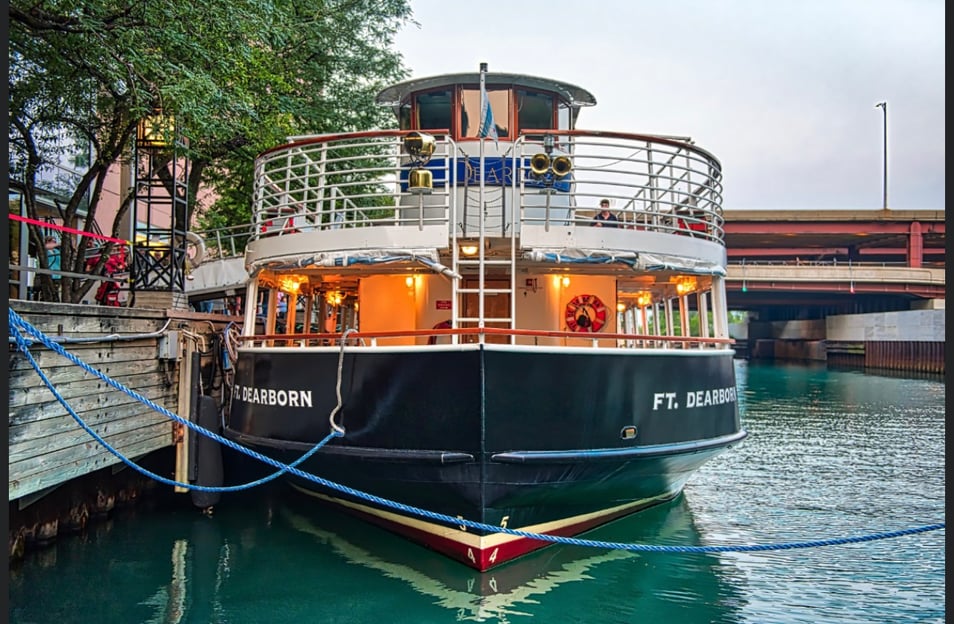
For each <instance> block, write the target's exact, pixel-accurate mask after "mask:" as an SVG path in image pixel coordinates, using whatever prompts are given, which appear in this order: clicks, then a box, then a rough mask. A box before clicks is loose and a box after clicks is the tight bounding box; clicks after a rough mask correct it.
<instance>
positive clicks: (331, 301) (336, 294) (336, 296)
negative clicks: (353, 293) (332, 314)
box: [325, 290, 344, 306]
mask: <svg viewBox="0 0 954 624" xmlns="http://www.w3.org/2000/svg"><path fill="white" fill-rule="evenodd" d="M343 299H344V297H342V295H341V292H340V291H337V290H329V291H328V292H326V293H325V301H326V302H328V305H333V306H339V305H341V302H342V300H343Z"/></svg>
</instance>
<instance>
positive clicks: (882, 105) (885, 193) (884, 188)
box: [875, 102, 888, 210]
mask: <svg viewBox="0 0 954 624" xmlns="http://www.w3.org/2000/svg"><path fill="white" fill-rule="evenodd" d="M875 108H880V109H881V112H882V113H884V115H883V117H884V181H883V183H882V186H881V188H882V203H881V208H882V209H883V210H887V209H888V103H887V102H878V103H877V104H875Z"/></svg>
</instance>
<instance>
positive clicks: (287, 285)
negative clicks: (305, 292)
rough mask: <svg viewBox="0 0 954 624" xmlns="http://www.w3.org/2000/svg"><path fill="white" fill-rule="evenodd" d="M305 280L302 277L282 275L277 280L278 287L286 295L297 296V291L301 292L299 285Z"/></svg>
mask: <svg viewBox="0 0 954 624" xmlns="http://www.w3.org/2000/svg"><path fill="white" fill-rule="evenodd" d="M307 279H308V278H307V277H304V276H302V275H282V276H281V277H279V278H278V287H279V289H281V290H283V291H284V292H287V293H288V294H291V295H297V294H298V291H299V290H301V285H302V284H304V283H305V281H306V280H307Z"/></svg>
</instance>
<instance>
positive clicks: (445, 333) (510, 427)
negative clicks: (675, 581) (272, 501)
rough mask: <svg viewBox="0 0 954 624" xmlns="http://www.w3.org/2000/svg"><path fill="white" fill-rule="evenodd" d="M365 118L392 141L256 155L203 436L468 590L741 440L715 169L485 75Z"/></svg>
mask: <svg viewBox="0 0 954 624" xmlns="http://www.w3.org/2000/svg"><path fill="white" fill-rule="evenodd" d="M377 101H378V103H379V104H381V105H383V106H387V107H390V109H391V110H393V112H394V114H395V117H396V124H395V125H396V126H397V128H396V129H370V130H366V131H357V132H346V133H340V134H324V135H314V136H295V137H289V138H288V139H287V141H286V142H285V143H284V144H281V145H278V146H275V147H273V148H271V149H268V150H266V151H264V152H263V153H261V154H259V155H258V157H257V158H256V162H255V175H254V197H253V202H252V207H253V223H252V233H251V234H250V237H249V240H248V244H247V246H246V248H245V255H244V263H245V269H246V271H247V273H248V276H249V278H248V282H247V286H246V290H245V302H246V305H245V306H244V316H243V322H242V327H241V331H237V332H235V335H234V362H230V365H232V366H234V370H233V377H232V387H231V390H230V397H231V398H230V405H229V406H228V410H227V414H226V417H225V422H224V426H223V431H224V434H225V435H226V436H227V437H228V438H229V439H231V440H233V441H235V442H237V443H239V444H242V445H244V446H246V447H248V448H250V449H253V450H255V451H256V452H258V453H261V454H263V455H265V456H267V457H269V458H272V459H274V460H277V461H280V462H283V463H286V464H293V463H294V466H295V468H296V470H293V471H290V472H289V474H288V475H286V476H287V478H288V481H289V482H290V483H291V484H292V486H294V488H296V489H298V490H300V491H301V492H303V493H305V494H307V495H310V496H313V497H315V498H316V499H320V500H321V501H323V502H325V503H329V504H333V505H336V506H338V507H340V508H341V509H344V510H346V511H348V512H350V513H352V514H355V515H357V516H360V517H362V518H364V519H366V520H368V521H370V522H372V523H375V524H378V525H380V526H383V527H385V528H387V529H389V530H391V531H393V532H396V533H399V534H401V535H403V536H405V537H407V538H409V539H411V540H413V541H415V542H417V543H419V544H422V545H424V546H427V547H429V548H432V549H434V550H436V551H438V552H440V553H443V554H444V555H447V556H448V557H451V558H453V559H456V560H457V561H459V562H461V563H463V564H465V565H466V566H469V567H471V568H474V569H477V570H479V571H487V570H490V569H492V568H495V567H497V566H500V565H502V564H505V563H507V562H509V561H511V560H513V559H515V558H518V557H521V556H522V555H525V554H527V553H530V552H532V551H534V550H537V549H539V548H543V547H545V546H547V545H548V544H549V543H551V542H549V541H544V540H540V539H537V538H534V537H533V535H535V534H544V535H547V536H553V538H551V539H557V538H560V537H573V536H577V535H580V534H582V533H584V532H586V531H588V530H590V529H593V528H595V527H598V526H600V525H603V524H606V523H608V522H610V521H612V520H614V519H617V518H620V517H623V516H626V515H628V514H632V513H635V512H637V511H639V510H642V509H645V508H647V507H650V506H653V505H657V504H660V503H663V502H664V501H669V500H671V499H673V498H675V497H676V496H678V495H679V494H680V492H681V491H682V488H683V486H684V484H685V483H686V482H687V480H688V479H689V478H690V477H691V476H692V474H693V473H694V472H695V471H697V470H698V469H699V468H700V467H701V466H702V465H703V464H704V463H705V462H706V461H707V460H709V459H711V458H712V457H714V456H716V455H718V454H719V453H721V452H723V451H725V450H726V449H728V448H730V447H731V446H733V445H735V444H737V443H739V442H741V441H742V440H743V439H744V438H745V436H746V432H745V430H744V429H743V428H742V427H741V423H740V418H739V409H738V396H737V394H736V379H735V366H734V362H733V354H734V350H733V348H732V345H733V341H732V339H731V338H730V336H729V320H728V310H727V305H726V287H725V275H726V250H725V245H724V236H723V234H724V233H723V228H722V225H723V211H722V167H721V164H720V162H719V161H718V159H717V158H715V156H713V155H712V154H710V153H709V152H707V151H706V150H704V149H702V148H700V147H698V146H696V145H695V144H694V142H693V141H692V140H691V138H688V137H676V136H668V135H658V134H629V133H624V132H617V131H605V130H601V131H591V130H584V129H580V128H578V127H577V120H578V116H579V114H580V112H581V110H582V109H583V108H585V107H588V106H592V105H595V104H596V100H595V97H594V96H593V95H592V94H591V93H590V92H588V91H586V90H584V89H582V88H580V87H577V86H575V85H572V84H569V83H566V82H562V81H559V80H554V79H550V78H543V77H537V76H532V75H526V74H516V73H502V72H489V71H488V70H487V67H486V64H481V65H480V70H479V71H477V72H469V73H455V74H444V75H439V76H432V77H424V78H415V79H410V80H406V81H404V82H401V83H398V84H394V85H391V86H388V87H387V88H385V89H383V90H382V91H381V92H380V94H379V95H378V97H377ZM604 199H605V200H608V203H609V204H610V207H611V211H612V213H613V214H614V216H615V217H616V220H615V221H602V222H601V221H595V220H594V216H595V215H596V213H597V212H598V206H599V204H600V203H601V202H602V200H604ZM597 224H598V226H597ZM332 433H335V434H336V435H334V436H333V437H332V438H331V439H330V440H327V438H328V437H329V435H331V434H332ZM323 440H326V443H325V444H323V445H321V446H320V448H317V449H316V446H318V445H320V444H321V443H322V441H323ZM306 454H308V456H307V457H303V456H305V455H306ZM299 471H300V472H299ZM308 475H314V476H316V477H319V478H318V479H315V478H307V477H308ZM335 486H337V487H335ZM422 510H423V513H422ZM448 518H450V519H459V520H460V523H459V524H454V523H451V522H448V521H447V519H448ZM475 525H479V526H475ZM514 530H516V532H519V534H515V531H514Z"/></svg>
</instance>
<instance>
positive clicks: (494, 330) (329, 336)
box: [236, 327, 735, 346]
mask: <svg viewBox="0 0 954 624" xmlns="http://www.w3.org/2000/svg"><path fill="white" fill-rule="evenodd" d="M437 336H508V337H509V336H529V337H540V338H563V339H582V340H591V341H594V342H598V341H601V340H629V341H639V342H647V341H652V342H662V343H687V344H694V345H699V346H704V345H731V344H734V343H735V340H734V339H732V338H711V337H710V338H705V337H699V336H658V335H655V334H625V333H580V332H571V331H556V330H539V329H507V328H499V327H460V328H456V329H409V330H390V331H370V332H354V331H353V332H350V333H349V334H348V335H347V340H348V341H360V340H362V339H370V340H375V339H378V338H429V337H437ZM343 337H344V334H338V333H307V334H256V335H254V336H238V337H236V340H238V341H240V342H249V343H254V342H271V341H277V342H283V343H294V344H296V345H298V344H300V343H302V342H310V341H325V342H329V343H331V344H341V342H340V341H341V340H342V338H343Z"/></svg>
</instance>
